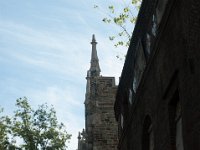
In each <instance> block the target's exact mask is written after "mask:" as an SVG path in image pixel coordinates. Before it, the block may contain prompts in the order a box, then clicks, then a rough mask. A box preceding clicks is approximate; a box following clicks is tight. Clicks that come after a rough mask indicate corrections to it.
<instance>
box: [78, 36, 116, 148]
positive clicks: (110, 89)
mask: <svg viewBox="0 0 200 150" xmlns="http://www.w3.org/2000/svg"><path fill="white" fill-rule="evenodd" d="M91 44H92V53H91V62H90V68H89V70H88V71H87V77H86V80H87V85H86V94H85V102H84V104H85V130H83V132H82V133H80V134H79V136H78V140H79V144H78V150H117V137H118V135H117V122H116V121H115V117H114V101H115V94H116V90H117V86H116V85H115V78H114V77H105V76H101V75H100V72H101V69H100V65H99V59H98V55H97V48H96V45H97V42H96V39H95V35H93V36H92V42H91Z"/></svg>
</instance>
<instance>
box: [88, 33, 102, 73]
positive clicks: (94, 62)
mask: <svg viewBox="0 0 200 150" xmlns="http://www.w3.org/2000/svg"><path fill="white" fill-rule="evenodd" d="M91 44H92V54H91V66H90V70H89V72H90V73H89V74H90V76H99V75H100V72H101V70H100V67H99V59H98V56H97V49H96V44H97V42H96V39H95V35H94V34H93V35H92V42H91Z"/></svg>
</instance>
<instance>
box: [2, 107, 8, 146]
mask: <svg viewBox="0 0 200 150" xmlns="http://www.w3.org/2000/svg"><path fill="white" fill-rule="evenodd" d="M2 112H3V109H2V108H1V109H0V113H2ZM9 121H10V120H9V118H8V117H7V116H1V117H0V149H2V150H3V149H6V148H7V147H8V146H9V142H8V132H9V130H8V128H7V123H8V122H9Z"/></svg>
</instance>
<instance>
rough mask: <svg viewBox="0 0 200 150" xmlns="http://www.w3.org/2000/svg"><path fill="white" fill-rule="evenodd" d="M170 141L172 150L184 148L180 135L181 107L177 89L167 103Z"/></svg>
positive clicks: (182, 149)
mask: <svg viewBox="0 0 200 150" xmlns="http://www.w3.org/2000/svg"><path fill="white" fill-rule="evenodd" d="M169 125H170V142H171V147H172V150H184V148H183V135H182V108H181V103H180V99H179V93H178V91H176V92H175V94H174V96H173V98H172V99H171V101H170V103H169Z"/></svg>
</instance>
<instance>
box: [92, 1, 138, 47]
mask: <svg viewBox="0 0 200 150" xmlns="http://www.w3.org/2000/svg"><path fill="white" fill-rule="evenodd" d="M121 3H122V4H123V7H121V9H116V7H117V6H114V5H110V6H108V13H106V17H104V18H103V19H102V21H103V22H104V23H106V24H110V25H113V24H114V25H116V26H117V27H119V29H120V30H119V32H117V33H116V34H114V35H111V36H109V39H110V40H111V41H114V43H115V44H114V45H115V47H118V46H125V47H128V46H129V44H130V39H131V35H132V31H133V24H134V23H135V21H136V18H137V13H138V10H139V8H140V4H141V0H122V1H121ZM119 5H121V4H119ZM94 8H97V9H98V8H99V6H98V5H94Z"/></svg>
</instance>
